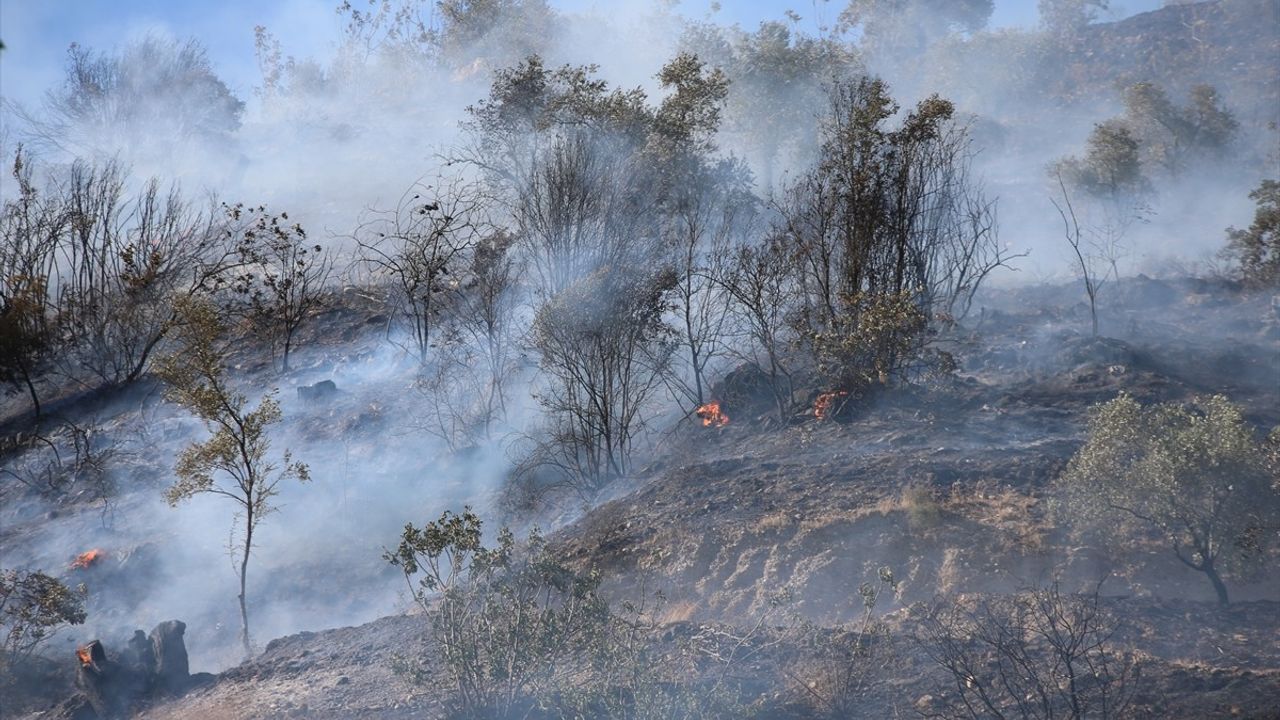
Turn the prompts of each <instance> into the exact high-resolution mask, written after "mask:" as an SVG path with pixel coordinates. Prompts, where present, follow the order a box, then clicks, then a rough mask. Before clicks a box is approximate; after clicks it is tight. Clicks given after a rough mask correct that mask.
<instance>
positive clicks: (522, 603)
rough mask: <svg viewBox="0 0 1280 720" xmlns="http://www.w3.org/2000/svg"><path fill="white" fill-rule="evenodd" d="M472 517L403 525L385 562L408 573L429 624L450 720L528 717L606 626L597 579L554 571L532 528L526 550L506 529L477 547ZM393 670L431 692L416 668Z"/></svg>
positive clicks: (405, 663) (476, 521) (477, 524)
mask: <svg viewBox="0 0 1280 720" xmlns="http://www.w3.org/2000/svg"><path fill="white" fill-rule="evenodd" d="M481 530H482V527H481V521H480V518H479V517H477V516H476V514H475V513H474V512H472V511H471V508H469V507H468V508H465V509H464V510H463V512H462V513H461V514H455V513H453V512H450V511H445V512H444V513H443V514H441V516H440V519H439V520H436V521H433V522H428V523H427V524H426V525H424V526H422V527H421V528H418V527H414V526H413V525H412V524H410V525H406V526H405V529H404V533H403V534H402V535H401V538H400V544H399V546H398V547H397V548H396V549H395V550H394V551H393V552H388V553H386V554H385V555H384V557H385V559H386V560H387V562H389V563H390V564H391V565H393V566H394V567H396V568H398V569H400V570H401V571H402V572H403V573H404V577H405V581H406V582H407V583H408V584H409V589H410V592H411V594H412V596H413V599H414V601H415V602H417V603H418V605H419V607H421V608H422V611H423V613H424V615H425V616H426V617H427V618H428V621H429V623H430V625H429V628H430V630H429V633H430V639H431V644H430V645H429V647H430V649H431V650H430V651H431V652H432V653H436V654H437V656H438V657H439V658H440V660H441V661H443V665H444V669H445V672H446V673H447V677H448V682H449V685H450V690H451V691H452V697H451V698H450V703H449V704H450V706H451V707H450V708H449V709H450V711H451V715H452V716H454V717H463V718H477V719H479V718H506V717H527V714H528V712H529V711H530V710H532V709H533V708H534V707H536V706H537V704H538V702H539V701H540V700H541V701H546V700H550V699H552V692H551V691H552V690H553V689H554V688H556V687H557V684H556V680H557V677H558V675H559V674H560V669H559V667H558V666H559V664H560V663H561V662H563V661H565V660H566V659H568V658H570V657H572V656H573V655H574V654H576V653H581V652H583V651H587V650H588V649H589V647H590V645H589V643H590V642H591V640H592V638H593V636H595V635H597V634H599V633H600V632H602V631H603V630H604V629H605V627H606V626H607V624H608V621H609V607H608V605H607V604H606V603H605V601H604V600H603V599H602V598H601V597H600V595H599V593H598V588H599V584H600V578H599V576H598V575H597V574H595V573H594V572H577V571H574V570H572V569H570V568H569V567H568V566H566V565H564V564H563V563H562V562H560V561H559V560H558V559H557V558H556V557H555V556H554V555H552V554H551V552H550V550H549V549H548V548H547V546H546V543H545V541H544V540H543V538H542V536H541V534H540V533H539V532H538V531H537V530H536V529H535V530H534V531H533V532H532V533H530V535H529V537H528V539H527V541H526V542H525V543H524V545H523V546H522V547H517V545H516V540H515V536H514V535H513V534H512V533H511V531H510V530H508V529H506V528H503V529H502V530H501V531H499V533H498V537H497V545H496V546H494V547H491V548H487V547H485V546H484V545H483V543H482V534H481ZM397 669H398V670H400V671H401V672H404V673H406V674H408V675H409V676H410V677H411V678H412V679H414V680H415V681H417V682H422V683H426V682H431V683H433V684H434V683H435V682H436V681H437V680H436V677H437V676H435V675H433V674H431V673H430V671H429V669H428V664H427V663H424V662H422V660H421V659H415V660H407V659H403V658H402V659H400V660H399V661H398V662H397Z"/></svg>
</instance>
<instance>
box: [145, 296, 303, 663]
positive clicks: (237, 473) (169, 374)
mask: <svg viewBox="0 0 1280 720" xmlns="http://www.w3.org/2000/svg"><path fill="white" fill-rule="evenodd" d="M181 312H182V318H183V325H182V326H181V328H180V330H179V337H178V343H177V347H176V349H175V351H174V353H173V354H171V355H168V356H166V357H165V358H163V359H162V361H161V363H160V365H159V368H158V373H159V375H160V377H162V378H163V379H164V381H165V382H166V383H167V384H168V387H167V389H166V391H165V396H166V397H167V398H168V399H169V401H170V402H173V403H176V404H178V405H181V406H182V407H185V408H186V409H188V410H189V411H191V412H192V413H194V414H195V415H196V417H198V418H200V420H201V421H202V422H203V423H204V426H205V429H206V430H207V431H208V432H209V434H210V437H209V438H208V439H207V440H205V441H203V442H197V443H193V444H191V445H189V446H187V447H186V448H185V449H183V450H182V452H181V453H179V455H178V461H177V465H176V466H175V467H174V472H175V473H176V474H177V476H178V479H177V481H176V482H174V484H173V485H172V486H170V487H169V489H168V490H167V491H166V493H165V499H166V500H168V502H169V504H170V505H171V506H174V505H177V504H178V503H180V502H183V501H186V500H189V499H191V498H193V497H195V496H197V495H202V494H211V495H217V496H221V497H224V498H227V499H228V500H230V501H232V503H234V505H235V506H236V512H237V516H238V519H239V520H242V521H243V523H244V525H243V531H242V534H241V536H240V539H239V547H238V550H239V552H240V557H239V575H240V594H239V602H240V641H241V643H242V644H243V646H244V652H245V656H246V657H248V656H249V655H250V654H251V653H252V644H251V642H250V635H249V606H248V599H247V590H246V588H247V583H248V573H249V556H250V553H251V551H252V550H253V535H254V531H255V530H257V528H258V524H259V523H261V522H262V520H263V518H264V517H266V516H267V515H269V514H270V513H271V512H273V511H274V510H275V506H274V505H273V504H272V500H273V498H274V497H275V496H276V495H277V494H278V492H279V491H278V488H279V485H280V483H281V482H282V481H285V480H298V481H299V482H306V481H308V480H309V479H310V471H309V469H308V468H307V466H306V465H305V464H303V463H301V462H294V461H293V460H292V457H291V456H290V454H289V451H288V450H286V451H285V452H284V454H283V459H282V460H280V461H279V462H277V461H276V460H274V459H272V458H271V456H270V451H271V441H270V438H269V437H268V436H267V429H268V428H269V427H270V426H271V425H274V424H275V423H278V422H280V419H281V412H280V405H279V403H278V402H276V400H275V397H274V391H271V392H269V393H267V394H266V395H265V396H264V397H263V398H262V400H260V401H259V402H258V405H257V407H256V408H253V409H250V408H249V400H248V398H246V397H245V396H244V394H243V393H240V392H239V391H237V390H235V389H234V388H232V387H231V385H230V382H229V380H228V378H227V375H226V365H227V356H228V354H229V348H228V347H227V346H226V344H225V342H224V334H225V333H224V328H223V326H222V322H221V320H220V319H219V312H218V310H217V308H215V307H214V306H212V305H210V304H208V303H201V302H191V303H186V304H184V305H183V307H182V310H181Z"/></svg>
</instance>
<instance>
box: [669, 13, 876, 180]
mask: <svg viewBox="0 0 1280 720" xmlns="http://www.w3.org/2000/svg"><path fill="white" fill-rule="evenodd" d="M681 47H682V49H683V51H684V52H686V53H696V54H697V55H698V57H699V58H700V59H701V60H702V61H703V62H705V63H706V64H707V65H708V66H710V67H715V68H719V69H720V70H721V71H723V72H724V74H725V77H726V79H727V80H728V81H729V87H730V88H732V90H731V91H730V92H729V94H728V95H727V97H726V98H725V105H724V111H723V115H724V122H723V127H722V129H721V133H720V136H721V137H722V138H724V139H725V140H726V142H727V143H731V144H732V147H734V149H735V151H737V152H741V153H744V154H745V156H746V158H747V159H748V160H750V161H751V163H752V168H753V170H754V171H755V173H756V176H757V180H758V183H759V188H760V190H761V192H762V194H763V193H769V192H772V191H773V190H774V188H775V187H776V185H777V181H778V179H779V178H780V177H782V176H783V174H784V173H785V172H786V171H787V170H790V169H791V159H794V161H799V162H803V161H805V160H807V159H808V157H809V154H810V153H811V151H812V148H813V146H814V145H815V144H816V142H815V140H816V138H815V134H814V129H815V128H814V123H813V117H814V116H815V115H817V114H819V113H820V112H821V109H822V104H823V100H824V92H823V87H824V84H826V83H830V82H832V81H836V80H841V79H845V78H847V77H849V76H851V75H852V74H853V73H854V72H856V71H857V70H858V69H859V67H860V66H859V63H858V59H857V55H856V53H855V52H854V50H853V49H852V47H851V46H850V45H848V44H847V43H843V42H839V41H838V40H837V39H835V38H815V37H811V36H808V35H804V34H802V33H798V32H795V31H794V30H793V28H791V27H789V26H788V25H787V24H786V23H783V22H763V23H761V24H760V26H759V27H758V28H757V29H756V30H755V31H754V32H750V33H747V32H742V31H740V30H736V29H726V28H722V27H719V26H716V25H712V24H709V23H706V24H691V25H690V26H689V27H688V29H687V30H686V31H685V35H684V37H683V38H681Z"/></svg>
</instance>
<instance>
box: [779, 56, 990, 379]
mask: <svg viewBox="0 0 1280 720" xmlns="http://www.w3.org/2000/svg"><path fill="white" fill-rule="evenodd" d="M897 112H898V105H897V103H895V102H894V101H893V98H892V97H891V96H890V95H889V91H888V87H887V86H886V85H885V83H884V82H882V81H880V80H878V79H874V78H862V79H861V80H859V81H857V82H848V83H839V84H837V85H836V86H834V87H833V88H832V90H831V95H830V109H829V111H828V114H827V116H826V118H825V123H824V126H823V143H822V146H821V150H820V155H821V159H820V160H819V161H818V162H817V163H816V164H815V166H814V167H813V168H811V169H810V170H809V171H808V172H807V173H805V174H804V175H802V176H801V177H800V178H799V179H798V181H797V182H795V183H794V184H792V186H791V187H790V188H789V189H788V193H787V195H786V197H785V198H784V200H783V202H782V204H781V207H780V208H779V214H780V216H781V220H780V228H779V232H780V234H781V235H782V237H783V238H785V240H786V241H787V242H788V243H789V245H790V248H789V249H790V252H791V254H792V256H793V258H794V260H793V262H792V263H790V267H792V268H793V275H794V278H793V282H794V284H795V286H796V288H797V296H798V299H799V301H800V308H799V317H798V323H799V325H800V330H801V337H802V339H803V340H804V341H805V342H806V343H807V344H808V346H809V348H810V350H812V351H813V352H814V355H815V357H814V359H815V361H816V363H817V364H818V365H820V366H826V368H827V369H826V370H825V371H824V372H823V374H824V375H825V376H827V377H828V378H832V379H834V378H841V379H842V380H840V382H852V381H853V380H854V379H855V378H859V377H866V376H867V371H868V369H869V368H874V371H873V373H872V376H873V377H877V378H879V379H880V380H879V382H881V383H889V382H897V381H900V380H903V379H906V378H907V377H908V376H909V375H910V374H911V372H912V370H913V369H914V368H915V366H916V365H917V364H918V363H919V362H920V361H921V360H922V354H921V351H923V350H924V348H925V345H926V343H925V342H924V340H923V333H924V332H925V331H926V330H927V329H928V322H929V320H930V319H931V318H932V315H933V314H934V312H936V311H938V310H941V309H946V310H951V309H954V308H956V307H957V303H958V302H960V306H963V305H964V304H965V303H967V300H963V298H968V297H972V293H973V292H974V291H975V290H976V286H977V284H979V283H980V282H981V280H982V278H984V277H985V276H986V275H987V274H988V273H990V272H991V271H992V270H993V269H994V268H996V267H999V266H1002V265H1004V264H1005V263H1006V262H1007V261H1008V260H1009V259H1010V256H1009V255H1008V254H1007V252H1006V251H1005V250H1004V248H1002V247H1001V246H1000V245H999V243H998V240H997V236H996V232H995V223H994V215H993V213H994V209H993V208H994V206H993V205H991V204H989V203H988V202H987V201H986V200H985V199H984V198H983V196H982V189H981V186H980V185H979V184H978V183H976V182H974V181H973V179H972V178H971V177H970V176H969V172H968V170H969V158H970V152H971V151H970V149H969V141H968V137H967V133H966V131H965V128H964V127H963V126H960V125H957V124H955V123H954V122H953V121H952V116H953V114H954V107H953V106H952V104H951V103H950V102H948V101H946V100H943V99H942V98H939V97H937V96H933V97H930V98H927V99H925V100H923V101H921V102H920V103H918V104H917V105H916V107H915V108H914V110H913V111H912V112H910V113H908V114H907V115H906V116H905V117H904V118H903V119H902V120H901V124H900V126H898V127H893V126H892V125H890V124H889V122H890V120H891V118H893V117H894V116H895V115H896V114H897ZM903 303H906V305H907V306H910V307H909V310H908V308H907V307H903V305H902V304H903ZM890 306H897V307H899V309H900V310H902V311H904V312H905V313H906V314H903V313H888V314H885V313H882V312H880V311H882V310H885V309H887V308H889V307H890ZM864 313H872V314H877V315H878V318H877V319H876V320H874V321H871V322H865V321H864V319H863V318H862V317H861V316H862V315H863V314H864ZM890 316H896V317H898V318H899V319H900V320H902V321H903V322H894V323H891V325H890V326H883V327H882V328H881V329H882V330H884V331H885V334H884V336H883V337H882V338H879V339H875V340H872V342H870V343H869V344H868V343H863V342H859V343H857V344H858V345H859V347H860V348H861V349H860V350H859V351H858V352H853V353H845V352H835V353H832V352H829V351H831V350H837V349H839V348H842V347H843V348H846V349H850V350H851V349H853V347H852V346H851V345H849V344H847V343H845V342H844V340H843V339H847V338H850V337H852V336H855V335H858V334H859V333H862V332H864V331H867V330H870V329H871V328H873V327H874V326H876V325H877V324H878V323H879V321H882V320H887V319H889V318H890ZM908 316H917V319H918V320H919V321H916V320H911V319H910V318H909V317H908ZM890 327H892V329H891V330H890ZM856 328H861V330H855V329H856ZM903 332H909V333H912V334H914V335H916V338H915V339H911V338H908V337H906V336H904V335H902V334H901V333H903ZM862 350H872V351H883V352H884V353H885V354H883V355H878V356H872V357H869V356H867V355H866V354H865V353H864V352H862ZM904 350H905V352H903V351H904ZM865 388H866V386H864V385H861V384H856V385H852V386H848V387H845V386H836V387H833V388H829V389H830V390H833V391H841V392H850V393H859V392H861V391H862V390H864V389H865Z"/></svg>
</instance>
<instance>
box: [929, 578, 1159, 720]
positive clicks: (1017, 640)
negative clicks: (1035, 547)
mask: <svg viewBox="0 0 1280 720" xmlns="http://www.w3.org/2000/svg"><path fill="white" fill-rule="evenodd" d="M921 627H922V629H921V631H920V633H919V635H918V636H917V638H916V640H917V642H919V643H920V645H921V647H922V649H923V650H924V651H925V653H926V654H928V655H929V657H930V658H932V659H933V660H934V662H936V663H937V664H938V665H939V666H941V667H942V668H943V669H944V670H945V671H946V672H947V674H949V675H950V677H951V680H952V683H951V687H952V691H951V692H949V693H946V694H944V695H942V696H941V698H939V700H938V706H939V707H937V708H932V709H931V712H929V713H928V717H941V718H948V719H950V718H973V719H974V720H977V719H978V718H983V719H985V718H1001V719H1004V718H1010V719H1012V718H1025V719H1028V720H1029V719H1032V718H1035V719H1037V720H1038V719H1040V718H1044V719H1045V720H1047V719H1048V718H1072V719H1080V718H1121V717H1127V715H1126V709H1127V707H1128V704H1129V701H1130V699H1131V697H1132V694H1133V685H1134V683H1133V681H1134V680H1135V679H1136V678H1135V674H1134V673H1135V671H1134V665H1133V661H1132V659H1131V658H1129V657H1127V656H1125V655H1123V654H1121V653H1118V652H1116V651H1115V650H1114V649H1113V648H1112V647H1111V644H1110V641H1111V637H1112V635H1113V634H1114V632H1115V628H1116V623H1115V621H1114V620H1113V619H1112V618H1111V617H1110V616H1109V615H1108V614H1107V613H1106V612H1105V611H1104V610H1103V609H1102V607H1101V605H1100V603H1099V596H1098V592H1097V589H1096V588H1095V590H1094V592H1093V593H1091V594H1086V595H1070V594H1066V593H1063V592H1061V590H1060V589H1059V588H1058V586H1057V585H1056V584H1054V585H1052V586H1050V587H1048V588H1041V589H1035V590H1028V591H1025V592H1021V593H1018V594H1015V595H1007V596H999V597H994V598H985V599H980V600H976V601H970V600H965V599H958V598H949V599H943V600H940V601H939V602H937V603H936V604H935V606H934V607H933V608H931V610H930V611H929V614H928V615H927V617H926V618H925V619H924V621H923V623H922V626H921Z"/></svg>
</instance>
